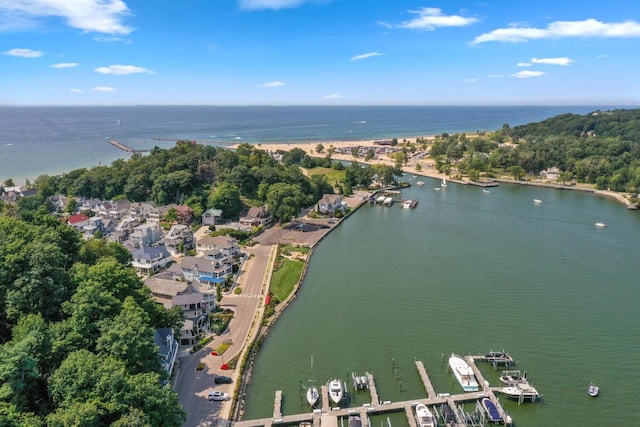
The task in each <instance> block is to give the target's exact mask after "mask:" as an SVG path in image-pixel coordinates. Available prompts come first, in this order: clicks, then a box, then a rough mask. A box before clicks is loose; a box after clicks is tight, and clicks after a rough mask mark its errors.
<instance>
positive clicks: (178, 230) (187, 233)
mask: <svg viewBox="0 0 640 427" xmlns="http://www.w3.org/2000/svg"><path fill="white" fill-rule="evenodd" d="M163 243H164V246H165V247H166V248H167V250H168V251H169V253H171V254H172V255H177V254H179V253H185V252H186V251H189V250H191V249H194V248H195V247H196V245H195V240H194V238H193V231H191V229H190V228H189V227H188V226H186V225H183V224H174V225H172V226H171V229H170V230H169V231H168V232H167V234H166V235H165V238H164V242H163Z"/></svg>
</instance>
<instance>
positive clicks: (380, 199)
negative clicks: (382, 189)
mask: <svg viewBox="0 0 640 427" xmlns="http://www.w3.org/2000/svg"><path fill="white" fill-rule="evenodd" d="M386 198H387V197H386V196H378V197H377V198H376V203H378V204H383V203H384V199H386Z"/></svg>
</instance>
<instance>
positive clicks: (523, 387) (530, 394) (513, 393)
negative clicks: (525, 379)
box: [500, 384, 540, 402]
mask: <svg viewBox="0 0 640 427" xmlns="http://www.w3.org/2000/svg"><path fill="white" fill-rule="evenodd" d="M500 392H501V393H502V394H504V395H505V396H507V397H508V398H509V399H513V400H522V401H523V402H524V401H527V400H529V401H531V402H535V401H537V400H538V398H540V393H538V390H536V389H535V388H534V387H533V386H532V385H529V384H515V385H510V386H507V387H503V388H501V389H500Z"/></svg>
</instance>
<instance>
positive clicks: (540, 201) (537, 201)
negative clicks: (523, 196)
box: [533, 199, 542, 205]
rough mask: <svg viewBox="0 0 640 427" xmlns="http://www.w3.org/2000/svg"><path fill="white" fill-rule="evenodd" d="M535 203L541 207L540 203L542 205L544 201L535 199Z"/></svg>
mask: <svg viewBox="0 0 640 427" xmlns="http://www.w3.org/2000/svg"><path fill="white" fill-rule="evenodd" d="M533 203H535V204H537V205H539V204H540V203H542V200H540V199H533Z"/></svg>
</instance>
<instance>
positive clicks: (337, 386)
mask: <svg viewBox="0 0 640 427" xmlns="http://www.w3.org/2000/svg"><path fill="white" fill-rule="evenodd" d="M327 389H328V391H329V397H330V398H331V400H332V401H333V403H335V404H338V403H340V401H341V400H342V398H343V397H344V386H343V385H342V381H340V380H339V379H337V378H336V379H335V380H331V381H329V384H327Z"/></svg>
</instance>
